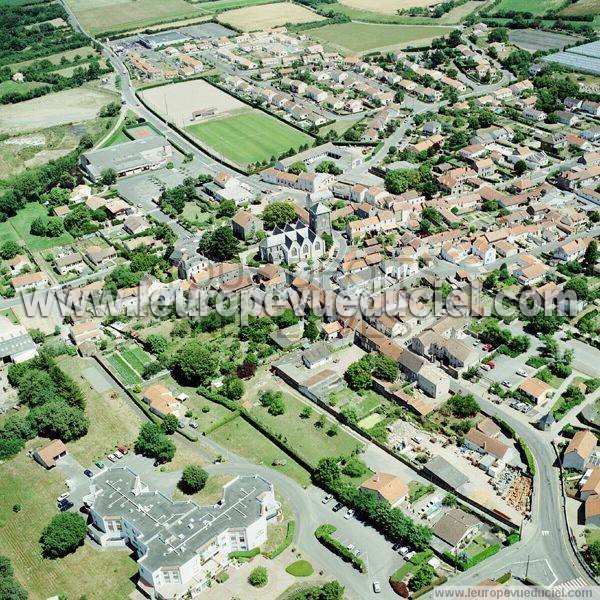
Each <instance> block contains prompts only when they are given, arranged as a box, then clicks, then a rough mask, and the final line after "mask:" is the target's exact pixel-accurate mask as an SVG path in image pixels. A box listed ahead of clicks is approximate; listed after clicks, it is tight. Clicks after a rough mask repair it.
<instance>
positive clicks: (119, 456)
mask: <svg viewBox="0 0 600 600" xmlns="http://www.w3.org/2000/svg"><path fill="white" fill-rule="evenodd" d="M113 455H114V456H116V457H117V458H118V459H119V460H121V459H122V458H123V454H122V453H121V452H119V451H118V450H115V451H114V452H113Z"/></svg>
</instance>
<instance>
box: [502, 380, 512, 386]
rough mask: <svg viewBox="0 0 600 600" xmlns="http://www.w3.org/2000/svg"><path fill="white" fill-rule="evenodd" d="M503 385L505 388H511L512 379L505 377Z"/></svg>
mask: <svg viewBox="0 0 600 600" xmlns="http://www.w3.org/2000/svg"><path fill="white" fill-rule="evenodd" d="M502 385H503V386H504V387H505V388H509V387H510V386H511V383H510V381H508V379H505V380H504V381H503V382H502Z"/></svg>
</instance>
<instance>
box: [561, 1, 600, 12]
mask: <svg viewBox="0 0 600 600" xmlns="http://www.w3.org/2000/svg"><path fill="white" fill-rule="evenodd" d="M560 14H561V15H575V16H581V15H600V2H598V0H577V2H575V4H570V5H569V6H567V8H565V9H564V10H561V11H560Z"/></svg>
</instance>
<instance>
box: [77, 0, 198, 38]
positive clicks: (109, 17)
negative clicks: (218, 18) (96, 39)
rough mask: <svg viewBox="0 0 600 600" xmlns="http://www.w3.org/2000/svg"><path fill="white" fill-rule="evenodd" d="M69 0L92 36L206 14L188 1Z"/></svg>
mask: <svg viewBox="0 0 600 600" xmlns="http://www.w3.org/2000/svg"><path fill="white" fill-rule="evenodd" d="M67 3H68V4H69V6H70V7H71V9H72V10H73V12H74V13H75V14H76V15H77V18H78V19H79V21H80V23H81V24H82V25H83V27H84V28H85V29H87V30H88V31H89V32H90V33H92V34H93V35H94V34H98V33H100V32H109V31H124V30H127V29H136V28H141V27H147V26H149V25H154V24H157V23H169V22H171V21H177V20H183V19H192V18H195V17H201V16H202V15H205V14H207V13H206V11H204V10H202V9H200V8H197V7H196V6H194V5H192V4H189V3H188V2H185V0H169V1H168V2H165V0H94V2H93V3H92V2H90V0H67ZM90 7H92V8H90Z"/></svg>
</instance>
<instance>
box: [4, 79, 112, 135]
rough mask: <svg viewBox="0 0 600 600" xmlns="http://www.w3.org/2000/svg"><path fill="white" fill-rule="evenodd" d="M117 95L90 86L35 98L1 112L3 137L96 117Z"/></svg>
mask: <svg viewBox="0 0 600 600" xmlns="http://www.w3.org/2000/svg"><path fill="white" fill-rule="evenodd" d="M116 97H117V96H116V94H115V93H114V92H111V91H109V90H105V89H100V88H98V87H95V86H93V85H90V84H87V85H83V86H82V87H80V88H75V89H72V90H64V91H62V92H57V93H55V94H48V95H46V96H42V97H41V98H34V99H32V100H27V101H25V102H19V103H18V104H10V105H7V106H3V107H2V110H0V134H3V133H7V134H23V133H27V132H31V131H36V130H38V129H42V128H46V127H52V126H55V125H66V124H69V123H80V122H82V121H90V120H91V119H94V118H96V116H97V115H98V111H99V110H100V108H101V107H102V106H105V105H106V104H109V103H110V102H113V101H114V100H115V99H116Z"/></svg>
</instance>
